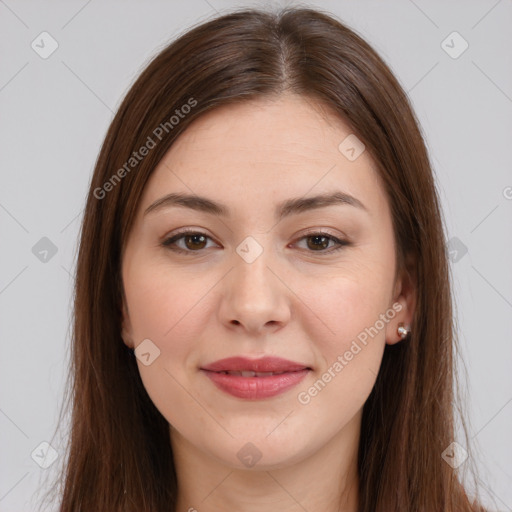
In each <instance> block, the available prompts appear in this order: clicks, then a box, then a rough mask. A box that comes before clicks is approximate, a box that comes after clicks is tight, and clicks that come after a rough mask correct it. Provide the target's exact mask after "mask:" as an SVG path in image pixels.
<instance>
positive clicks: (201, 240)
mask: <svg viewBox="0 0 512 512" xmlns="http://www.w3.org/2000/svg"><path fill="white" fill-rule="evenodd" d="M208 240H211V238H210V237H209V236H208V235H206V234H205V233H202V232H200V231H193V230H186V231H181V232H179V233H177V234H175V235H173V236H171V237H170V238H167V239H165V240H164V241H163V242H162V246H163V247H167V248H169V249H171V250H172V251H174V252H179V253H189V254H190V253H193V252H200V251H202V250H203V249H207V248H208V246H207V244H208ZM303 240H305V241H306V250H308V252H318V253H322V254H329V253H332V252H334V251H338V250H340V249H342V248H343V247H346V246H349V245H350V242H347V241H346V240H341V239H339V238H337V237H335V236H333V235H331V234H329V233H326V232H323V231H315V232H313V233H308V234H306V235H304V236H303V237H301V238H299V241H303ZM179 243H181V245H180V244H179ZM330 244H334V246H332V245H331V246H330ZM329 246H330V248H329ZM326 249H327V250H326Z"/></svg>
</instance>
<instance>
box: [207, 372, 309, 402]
mask: <svg viewBox="0 0 512 512" xmlns="http://www.w3.org/2000/svg"><path fill="white" fill-rule="evenodd" d="M201 371H202V372H203V373H204V374H205V375H206V376H207V377H209V378H210V379H211V380H212V381H213V383H214V384H215V385H216V386H217V387H218V388H219V389H221V390H222V391H224V392H225V393H228V394H230V395H233V396H236V397H237V398H245V399H252V400H258V399H261V398H269V397H272V396H276V395H279V394H281V393H284V392H285V391H287V390H288V389H290V388H292V387H294V386H296V385H297V384H298V383H299V382H300V381H301V380H302V379H303V378H304V377H305V376H306V375H307V374H308V372H309V371H310V370H308V369H304V370H300V371H296V372H288V373H281V374H280V375H268V376H266V377H242V376H241V375H229V374H227V373H219V372H211V371H208V370H201Z"/></svg>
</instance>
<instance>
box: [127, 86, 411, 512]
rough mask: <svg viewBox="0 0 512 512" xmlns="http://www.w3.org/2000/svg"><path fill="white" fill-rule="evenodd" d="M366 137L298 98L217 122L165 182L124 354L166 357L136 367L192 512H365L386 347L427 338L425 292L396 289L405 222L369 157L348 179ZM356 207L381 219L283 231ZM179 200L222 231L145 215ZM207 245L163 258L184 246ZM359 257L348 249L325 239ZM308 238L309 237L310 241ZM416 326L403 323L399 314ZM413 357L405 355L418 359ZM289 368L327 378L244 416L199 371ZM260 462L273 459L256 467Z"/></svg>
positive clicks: (155, 195)
mask: <svg viewBox="0 0 512 512" xmlns="http://www.w3.org/2000/svg"><path fill="white" fill-rule="evenodd" d="M350 133H351V130H350V129H349V128H348V126H347V125H346V124H345V123H344V122H342V121H341V120H340V119H339V118H338V117H335V116H334V115H333V114H332V113H330V112H329V111H328V110H327V109H322V108H321V106H320V105H319V104H317V103H314V102H313V101H312V100H310V99H306V98H304V97H299V96H292V95H284V96H280V97H279V98H278V99H275V100H269V99H265V100H257V101H251V102H245V103H243V104H239V105H229V106H224V107H221V108H220V109H217V110H214V111H211V112H209V113H207V114H205V115H203V116H201V117H200V118H198V119H197V120H196V121H194V123H193V124H191V125H190V127H189V128H187V130H186V131H185V132H184V133H183V134H182V135H181V136H180V137H179V139H178V140H177V141H176V142H175V143H174V145H173V146H172V147H171V149H170V150H169V151H168V152H167V154H166V155H165V157H164V159H163V160H162V161H161V162H160V163H159V165H158V166H157V168H156V169H155V170H154V172H153V174H152V175H151V178H150V179H149V182H148V183H147V185H146V188H145V190H144V193H143V196H142V198H141V201H140V204H139V208H138V212H137V215H136V220H135V223H134V226H133V229H132V231H131V233H130V236H129V238H128V240H127V243H126V246H125V250H124V252H123V256H122V277H123V286H124V293H125V302H124V304H123V309H124V317H123V332H122V335H123V339H124V341H125V343H126V344H127V345H128V346H129V347H131V348H135V347H137V346H138V345H139V344H140V343H141V342H142V341H143V340H145V339H150V340H151V342H152V343H154V345H155V346H156V347H158V349H159V350H160V355H159V356H158V357H156V358H155V359H154V361H153V362H151V364H149V365H147V366H146V365H144V364H142V362H141V360H140V359H139V358H138V359H137V364H138V367H139V371H140V375H141V378H142V381H143V383H144V386H145V388H146V389H147V392H148V394H149V396H150V397H151V399H152V400H153V402H154V403H155V405H156V407H157V408H158V409H159V410H160V412H161V413H162V414H163V416H164V417H165V418H166V419H167V420H168V422H169V425H170V439H171V443H172V448H173V453H174V457H175V465H176V470H177V475H178V486H179V495H178V508H177V510H180V511H188V510H190V511H192V510H198V511H199V512H210V511H216V510H228V509H230V510H243V511H247V512H258V511H268V510H280V511H283V512H287V511H303V510H304V509H306V510H309V511H319V510H322V511H326V512H331V511H332V512H333V511H339V510H343V511H346V512H355V511H356V510H357V503H358V478H357V448H358V442H359V434H360V424H361V414H362V407H363V405H364V403H365V401H366V399H367V397H368V395H369V394H370V391H371V390H372V387H373V385H374V383H375V379H376V375H377V373H378V371H379V366H380V363H381V359H382V355H383V351H384V347H385V344H386V343H388V344H394V343H397V342H402V340H401V338H400V336H399V335H398V333H397V327H398V324H399V322H403V323H404V324H405V325H406V326H408V325H410V324H411V321H412V317H413V314H414V308H415V303H414V293H413V284H412V280H411V279H410V278H409V277H408V274H406V273H402V272H400V273H398V272H396V270H397V269H396V257H395V249H396V247H395V240H394V235H393V225H392V217H391V213H390V208H389V204H388V199H387V196H386V194H385V191H384V188H383V185H382V183H381V181H380V177H379V175H378V172H377V170H376V166H375V163H374V161H373V160H372V158H371V157H370V155H369V153H368V151H364V152H363V153H362V154H361V155H360V156H359V157H358V158H357V159H356V160H354V161H349V160H348V159H347V158H346V157H345V156H344V154H342V153H341V152H340V150H339V149H338V146H339V144H340V143H341V142H342V141H343V140H344V139H345V137H346V136H347V135H349V134H350ZM333 190H342V191H344V192H346V193H349V194H351V195H352V196H355V197H356V198H357V199H359V200H360V201H361V202H362V203H363V204H364V206H365V207H366V209H367V211H365V210H364V209H361V208H356V207H354V206H351V205H347V204H341V203H339V204H336V205H331V206H325V207H322V208H318V209H313V210H308V211H303V212H301V213H298V214H294V215H291V216H289V217H285V218H283V219H282V220H280V221H279V222H278V221H276V219H275V218H274V208H275V207H276V205H277V204H279V203H280V202H281V201H284V200H285V199H289V198H297V197H303V196H307V197H310V196H312V195H317V194H320V193H325V192H332V191H333ZM171 192H180V193H185V194H197V195H200V196H205V197H208V198H210V199H212V200H214V201H216V202H219V203H222V204H224V205H225V206H227V207H228V208H229V209H230V210H231V216H229V217H218V216H215V215H211V214H208V213H205V212H198V211H195V210H192V209H189V208H186V207H182V206H170V207H167V208H162V209H159V210H154V211H152V212H150V213H148V214H146V215H144V211H145V210H146V208H147V207H148V206H149V205H151V204H152V203H153V202H155V201H156V200H158V199H160V198H161V197H163V196H165V195H166V194H168V193H171ZM187 227H188V228H191V229H192V230H197V231H199V232H201V233H204V234H205V235H206V236H207V237H209V238H207V239H206V240H207V241H205V240H204V239H199V241H198V239H197V238H196V239H194V238H192V239H190V237H189V238H188V239H187V238H181V239H180V240H178V241H176V242H175V245H174V247H176V246H177V247H178V248H181V249H183V250H185V251H187V250H188V253H186V254H181V253H177V252H173V250H172V249H171V247H172V246H170V247H165V246H162V245H161V243H162V241H164V240H165V239H168V238H170V236H171V235H173V234H175V233H176V231H177V230H178V229H180V228H187ZM318 230H322V231H325V232H328V234H329V235H331V236H334V237H337V238H339V239H342V240H347V241H349V242H350V245H348V246H343V247H341V249H340V250H338V251H334V252H329V251H330V250H332V248H335V247H337V244H336V243H335V242H333V241H327V242H326V243H328V245H327V246H322V241H318V238H316V239H315V237H314V236H313V235H312V233H315V232H318ZM306 235H308V236H306ZM247 236H252V237H253V238H254V239H255V240H256V241H257V242H258V244H259V245H260V246H261V248H262V249H263V252H262V253H261V254H260V255H259V256H258V257H257V258H256V259H255V260H254V261H253V262H252V263H247V262H246V261H245V260H243V259H242V258H241V256H240V255H239V253H237V251H236V249H237V247H238V246H239V244H240V243H241V242H242V241H243V240H244V239H245V238H246V237H247ZM393 304H395V307H397V305H399V306H398V307H399V308H401V310H400V311H399V312H396V311H394V310H393V309H392V306H393ZM390 309H391V310H392V311H393V312H394V313H395V314H394V315H393V316H394V317H393V318H392V319H389V320H388V322H386V323H385V325H384V328H381V329H380V330H378V334H376V335H374V336H373V337H371V338H369V342H368V343H367V344H366V345H362V344H361V343H359V345H360V346H361V348H362V349H361V350H360V351H359V352H358V353H357V354H356V355H354V356H353V358H352V360H350V361H348V362H347V361H346V362H347V364H346V365H345V366H344V367H343V369H342V370H341V371H338V372H334V374H335V377H332V378H331V380H330V382H328V383H327V384H326V385H325V387H323V388H322V389H321V391H320V392H317V394H316V395H315V396H313V397H310V398H311V400H310V401H309V402H308V403H307V404H303V403H300V401H299V400H298V394H299V393H300V392H307V390H308V389H309V388H311V386H313V384H314V383H315V382H316V381H317V380H318V379H319V378H321V377H322V375H323V374H324V373H325V372H328V369H329V368H331V376H332V367H333V364H334V363H335V361H336V360H337V358H338V356H340V355H343V354H345V352H346V351H347V350H349V349H350V347H351V343H352V342H353V341H354V340H355V339H357V336H358V334H360V333H361V332H363V331H364V330H365V328H369V327H370V326H374V325H375V323H376V321H377V320H378V319H379V315H381V314H385V313H386V312H387V311H389V310H390ZM403 342H404V343H406V342H407V341H403ZM237 355H242V356H246V357H248V358H252V359H254V358H259V357H261V356H263V355H275V356H280V357H283V358H285V359H290V360H292V361H297V362H301V363H303V364H305V365H306V366H309V367H311V368H312V371H311V372H309V374H308V375H307V376H306V378H305V379H304V380H303V381H302V382H300V383H299V384H298V385H297V386H295V387H294V388H292V389H290V390H288V391H286V392H284V393H282V394H280V395H277V396H275V397H272V398H266V399H263V400H244V399H240V398H235V397H233V396H231V395H228V394H226V393H224V392H223V391H221V390H219V389H218V388H217V387H216V386H215V385H214V384H213V383H212V382H211V381H210V379H208V378H207V377H205V375H204V374H203V373H202V372H200V371H199V368H200V367H201V366H204V365H206V364H208V363H211V362H213V361H216V360H218V359H222V358H225V357H230V356H237ZM248 442H251V443H252V444H253V445H254V447H256V448H246V449H249V450H252V451H253V452H254V453H255V454H256V453H259V454H261V458H260V459H259V461H258V462H257V463H256V464H255V465H254V466H252V467H248V466H247V465H246V464H244V463H243V462H242V461H241V460H240V459H239V458H238V457H237V453H238V452H239V450H240V449H241V448H242V447H243V446H244V445H245V444H246V443H248Z"/></svg>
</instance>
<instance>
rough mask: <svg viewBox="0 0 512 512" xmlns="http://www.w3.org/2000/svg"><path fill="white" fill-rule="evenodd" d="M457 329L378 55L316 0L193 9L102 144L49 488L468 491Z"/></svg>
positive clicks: (429, 209) (94, 506)
mask: <svg viewBox="0 0 512 512" xmlns="http://www.w3.org/2000/svg"><path fill="white" fill-rule="evenodd" d="M453 345H454V337H453V330H452V306H451V295H450V284H449V271H448V265H447V259H446V250H445V237H444V233H443V224H442V219H441V215H440V208H439V203H438V198H437V195H436V190H435V184H434V181H433V176H432V171H431V168H430V164H429V160H428V155H427V152H426V149H425V145H424V142H423V139H422V135H421V133H420V130H419V127H418V123H417V121H416V119H415V116H414V113H413V112H412V109H411V106H410V104H409V102H408V100H407V98H406V95H405V93H404V91H403V90H402V88H401V87H400V85H399V84H398V82H397V80H396V79H395V78H394V76H393V75H392V73H391V72H390V70H389V69H388V67H387V66H386V65H385V64H384V62H383V61H382V60H381V58H380V57H379V56H378V55H377V54H376V53H375V51H374V50H373V49H372V48H371V47H370V46H369V45H368V44H367V43H366V42H365V41H364V40H362V39H361V38H360V37H359V36H358V35H357V34H355V33H354V32H353V31H351V30H350V29H349V28H347V27H346V26H344V25H343V24H341V23H340V22H339V21H337V20H335V19H334V18H332V17H331V16H329V15H328V14H325V13H321V12H319V11H315V10H310V9H303V8H300V9H299V8H296V9H292V8H290V9H286V10H283V11H281V12H280V13H278V14H271V13H268V12H264V11H260V10H255V9H248V10H243V11H237V12H234V13H231V14H228V15H224V16H221V17H218V18H217V19H214V20H212V21H208V22H206V23H203V24H202V25H200V26H197V27H195V28H193V29H191V30H190V31H188V32H187V33H185V34H183V35H182V36H181V37H179V38H178V39H177V40H176V41H174V42H173V43H172V44H170V45H169V46H168V47H166V48H165V49H164V50H163V51H161V52H160V53H159V54H158V55H157V56H156V57H155V58H154V59H153V61H152V62H151V63H150V64H149V65H148V66H147V68H146V69H145V70H144V71H143V72H142V74H141V75H140V77H139V78H138V79H137V81H136V82H135V83H134V85H133V86H132V87H131V89H130V91H129V92H128V94H127V96H126V98H125V99H124V101H123V103H122V104H121V106H120V108H119V111H118V113H117V115H116V116H115V118H114V120H113V122H112V124H111V126H110V129H109V131H108V133H107V136H106V139H105V142H104V144H103V147H102V149H101V153H100V155H99V158H98V161H97V164H96V168H95V171H94V175H93V178H92V182H91V186H90V192H89V197H88V200H87V206H86V210H85V216H84V220H83V226H82V232H81V244H80V251H79V257H78V267H77V280H76V288H75V324H74V344H73V373H72V375H73V387H72V390H73V391H72V397H71V398H72V430H71V439H70V447H69V456H68V459H67V464H66V468H65V473H64V475H63V477H64V478H63V492H62V505H61V510H62V511H66V512H69V511H74V510H76V511H78V510H108V511H112V512H114V511H130V510H133V511H143V510H144V511H152V512H154V511H159V510H162V511H163V510H176V511H178V510H180V511H185V510H189V511H192V510H198V511H199V512H203V511H213V510H226V509H228V508H229V509H230V510H243V511H260V510H275V509H277V508H279V509H280V510H309V511H322V512H330V511H335V510H336V511H338V510H343V511H346V512H355V511H364V512H370V511H371V512H375V511H378V512H391V511H425V512H434V511H441V510H442V511H444V512H455V511H457V512H462V511H479V510H483V509H482V508H481V507H480V506H479V505H478V504H477V503H476V501H475V502H472V500H471V499H470V498H469V497H468V495H467V493H466V492H465V490H464V487H463V486H462V484H461V483H460V481H459V479H458V476H457V470H458V468H462V467H464V466H463V465H464V464H466V465H467V464H469V461H467V460H465V459H466V455H467V454H466V451H465V449H464V447H463V446H461V445H459V444H454V426H453V423H454V411H453V399H454V397H453V393H452V384H453V378H454V375H453V363H454V361H453V350H454V348H453ZM467 449H468V448H467V446H466V450H467Z"/></svg>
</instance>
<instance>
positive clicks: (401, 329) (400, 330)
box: [397, 322, 411, 339]
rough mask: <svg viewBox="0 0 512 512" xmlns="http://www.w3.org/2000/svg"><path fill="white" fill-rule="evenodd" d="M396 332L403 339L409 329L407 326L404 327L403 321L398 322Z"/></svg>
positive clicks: (409, 331)
mask: <svg viewBox="0 0 512 512" xmlns="http://www.w3.org/2000/svg"><path fill="white" fill-rule="evenodd" d="M397 332H398V334H399V336H400V338H402V339H405V338H407V336H408V335H409V334H410V333H411V329H409V328H408V327H404V323H403V322H400V323H399V324H398V328H397Z"/></svg>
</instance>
